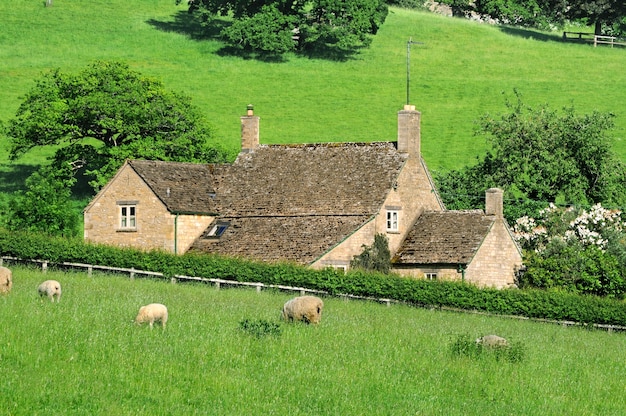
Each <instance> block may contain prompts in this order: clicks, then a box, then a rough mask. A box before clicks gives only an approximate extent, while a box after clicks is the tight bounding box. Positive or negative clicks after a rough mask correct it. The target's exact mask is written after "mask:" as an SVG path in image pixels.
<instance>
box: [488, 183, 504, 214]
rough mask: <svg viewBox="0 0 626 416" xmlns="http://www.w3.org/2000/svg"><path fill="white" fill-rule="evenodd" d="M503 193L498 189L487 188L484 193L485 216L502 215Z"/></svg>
mask: <svg viewBox="0 0 626 416" xmlns="http://www.w3.org/2000/svg"><path fill="white" fill-rule="evenodd" d="M502 195H503V191H502V189H498V188H489V189H487V192H485V214H487V215H495V216H496V217H500V218H501V217H502V213H503V211H502V210H503V205H502V204H503V203H502V200H503V196H502Z"/></svg>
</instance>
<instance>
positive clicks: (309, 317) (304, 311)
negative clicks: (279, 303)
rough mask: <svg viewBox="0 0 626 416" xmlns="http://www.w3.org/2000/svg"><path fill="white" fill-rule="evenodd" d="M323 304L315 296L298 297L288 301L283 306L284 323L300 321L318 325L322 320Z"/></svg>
mask: <svg viewBox="0 0 626 416" xmlns="http://www.w3.org/2000/svg"><path fill="white" fill-rule="evenodd" d="M323 308H324V302H322V300H321V299H320V298H318V297H316V296H300V297H297V298H293V299H291V300H288V301H287V302H286V303H285V305H284V306H283V319H284V320H285V321H302V322H306V323H307V324H319V323H320V320H321V319H322V309H323Z"/></svg>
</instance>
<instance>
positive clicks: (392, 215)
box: [387, 209, 400, 232]
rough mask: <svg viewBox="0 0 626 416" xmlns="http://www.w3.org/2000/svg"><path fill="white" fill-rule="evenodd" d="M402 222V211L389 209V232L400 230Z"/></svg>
mask: <svg viewBox="0 0 626 416" xmlns="http://www.w3.org/2000/svg"><path fill="white" fill-rule="evenodd" d="M399 222H400V211H399V210H397V209H387V232H398V231H399Z"/></svg>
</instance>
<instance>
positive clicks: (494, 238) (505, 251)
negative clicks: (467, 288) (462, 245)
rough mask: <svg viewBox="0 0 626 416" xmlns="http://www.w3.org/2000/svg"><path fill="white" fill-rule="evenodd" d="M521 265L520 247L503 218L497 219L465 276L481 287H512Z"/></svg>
mask: <svg viewBox="0 0 626 416" xmlns="http://www.w3.org/2000/svg"><path fill="white" fill-rule="evenodd" d="M521 265H522V255H521V253H520V252H519V249H518V247H517V246H516V244H515V242H514V241H513V238H512V237H511V235H510V233H509V230H508V228H507V227H506V225H505V223H504V222H503V220H501V219H497V220H496V222H495V223H494V225H493V227H492V229H491V231H490V232H489V234H488V235H487V237H486V238H485V241H484V242H483V244H482V245H481V246H480V248H479V249H478V252H477V253H476V256H475V257H474V259H473V260H472V263H471V264H470V265H469V266H468V267H467V270H466V272H465V278H466V280H467V281H468V282H471V283H474V284H476V285H478V286H481V287H495V288H498V289H501V288H505V287H510V286H514V285H515V271H516V270H517V269H519V268H520V267H521Z"/></svg>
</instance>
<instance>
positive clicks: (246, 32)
mask: <svg viewBox="0 0 626 416" xmlns="http://www.w3.org/2000/svg"><path fill="white" fill-rule="evenodd" d="M181 1H182V0H177V2H178V3H180V2H181ZM189 12H190V13H194V14H196V15H197V16H198V18H199V19H201V21H202V22H203V24H206V25H211V23H212V22H213V20H214V19H215V17H216V16H231V17H232V19H233V21H232V24H231V25H229V26H226V27H225V28H223V29H222V31H221V37H222V38H223V39H224V40H225V41H226V42H227V43H228V44H229V45H230V46H232V47H234V48H236V49H240V50H244V51H248V52H257V53H261V54H283V53H285V52H290V51H322V52H325V53H328V52H343V53H346V52H348V53H349V52H351V51H354V50H355V49H358V48H361V47H365V46H368V45H369V43H370V42H371V35H374V34H376V32H377V31H378V29H379V27H380V26H381V25H382V24H383V23H384V21H385V19H386V17H387V13H388V8H387V4H386V3H385V1H384V0H307V1H300V0H271V1H257V0H227V1H222V0H189Z"/></svg>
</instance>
